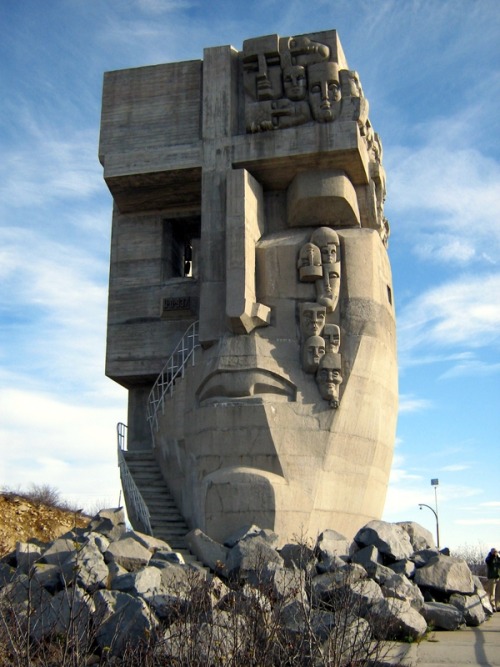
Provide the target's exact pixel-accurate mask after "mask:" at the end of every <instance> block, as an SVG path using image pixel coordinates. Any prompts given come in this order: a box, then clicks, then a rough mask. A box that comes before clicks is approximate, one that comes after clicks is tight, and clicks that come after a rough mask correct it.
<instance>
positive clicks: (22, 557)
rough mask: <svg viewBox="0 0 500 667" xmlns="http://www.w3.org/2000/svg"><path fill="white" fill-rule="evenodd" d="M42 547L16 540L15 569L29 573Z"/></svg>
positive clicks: (40, 553)
mask: <svg viewBox="0 0 500 667" xmlns="http://www.w3.org/2000/svg"><path fill="white" fill-rule="evenodd" d="M41 555H42V548H41V547H40V546H38V545H37V544H33V543H32V542H16V563H17V571H18V572H23V573H24V574H29V572H30V570H31V567H32V565H33V563H35V562H36V561H37V560H39V558H40V556H41Z"/></svg>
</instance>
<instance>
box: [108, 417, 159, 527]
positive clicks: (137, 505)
mask: <svg viewBox="0 0 500 667" xmlns="http://www.w3.org/2000/svg"><path fill="white" fill-rule="evenodd" d="M116 431H117V436H118V467H119V468H120V479H121V482H122V486H123V493H124V495H125V498H126V499H127V501H128V502H129V503H130V505H131V510H132V512H133V513H134V514H135V516H136V517H137V518H138V519H139V521H140V522H141V524H142V525H143V526H144V532H145V533H146V534H147V535H152V534H153V530H152V528H151V515H150V513H149V509H148V506H147V505H146V502H145V501H144V498H143V497H142V494H141V492H140V491H139V488H138V487H137V484H136V483H135V481H134V478H133V477H132V473H131V472H130V468H129V467H128V463H127V460H126V459H125V454H124V452H125V451H127V433H128V427H127V425H126V424H124V423H123V422H118V424H117V425H116Z"/></svg>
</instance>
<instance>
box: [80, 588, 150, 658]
mask: <svg viewBox="0 0 500 667" xmlns="http://www.w3.org/2000/svg"><path fill="white" fill-rule="evenodd" d="M93 601H94V603H95V608H96V612H95V622H96V626H97V632H96V641H97V643H98V645H99V646H100V648H101V650H109V652H110V653H111V655H122V654H123V651H124V650H125V648H126V646H127V645H129V646H132V647H137V645H138V644H140V643H147V642H148V640H149V638H150V637H151V635H152V634H153V632H154V630H155V628H156V627H157V625H158V621H157V619H156V617H155V616H154V614H153V613H152V612H151V609H149V607H148V605H147V604H146V603H145V602H144V600H143V599H142V598H136V597H134V596H133V595H129V594H128V593H122V592H121V591H108V590H100V591H97V592H96V593H94V596H93Z"/></svg>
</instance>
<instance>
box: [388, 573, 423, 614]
mask: <svg viewBox="0 0 500 667" xmlns="http://www.w3.org/2000/svg"><path fill="white" fill-rule="evenodd" d="M381 589H382V593H383V595H384V597H386V598H396V599H398V600H405V601H406V602H409V603H410V605H411V606H412V607H413V608H414V609H416V610H417V611H419V610H420V609H421V608H422V607H423V604H424V596H423V595H422V593H421V592H420V589H419V587H418V586H416V585H415V584H413V583H412V582H411V581H409V579H407V578H406V577H405V576H404V575H402V574H393V575H392V577H388V578H387V579H385V580H384V583H383V584H382V585H381Z"/></svg>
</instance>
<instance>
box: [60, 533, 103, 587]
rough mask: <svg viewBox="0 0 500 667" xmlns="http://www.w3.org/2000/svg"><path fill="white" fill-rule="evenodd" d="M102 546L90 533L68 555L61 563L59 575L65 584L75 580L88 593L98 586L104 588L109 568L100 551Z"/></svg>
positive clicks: (67, 584)
mask: <svg viewBox="0 0 500 667" xmlns="http://www.w3.org/2000/svg"><path fill="white" fill-rule="evenodd" d="M103 546H104V545H103V543H102V542H101V540H99V538H97V539H96V536H95V534H92V533H90V534H89V535H88V537H87V539H86V541H85V542H84V543H83V544H82V545H79V548H78V549H77V550H74V551H73V552H72V553H70V554H69V555H68V557H67V558H66V560H65V561H64V563H63V564H62V565H61V577H62V580H63V582H64V585H65V586H69V585H71V583H72V582H73V581H76V582H77V583H78V585H79V586H81V587H82V588H84V589H85V590H86V591H87V592H89V593H93V592H94V591H95V590H97V589H98V588H106V586H107V584H108V577H109V570H108V566H107V565H106V563H105V562H104V556H103V554H102V551H101V548H102V547H103Z"/></svg>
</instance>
